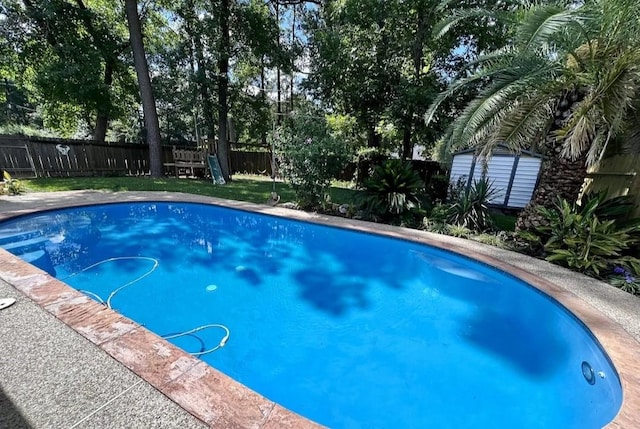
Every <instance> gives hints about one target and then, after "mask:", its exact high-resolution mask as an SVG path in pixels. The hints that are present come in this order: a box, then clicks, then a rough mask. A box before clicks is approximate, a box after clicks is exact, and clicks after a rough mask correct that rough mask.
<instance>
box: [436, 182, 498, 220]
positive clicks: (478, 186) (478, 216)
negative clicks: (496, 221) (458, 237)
mask: <svg viewBox="0 0 640 429" xmlns="http://www.w3.org/2000/svg"><path fill="white" fill-rule="evenodd" d="M494 194H495V190H494V188H493V187H492V186H491V183H490V182H489V180H488V179H486V178H482V179H480V180H476V181H474V182H473V185H472V186H469V187H465V188H463V189H462V190H460V191H459V192H458V193H457V194H456V195H454V196H453V198H454V199H453V201H452V203H451V205H450V206H449V217H448V219H447V221H448V222H449V223H450V224H453V225H460V226H463V227H465V228H469V229H470V230H473V231H485V230H487V229H489V228H491V227H492V226H493V221H492V219H491V216H490V213H489V200H491V198H492V197H493V196H494Z"/></svg>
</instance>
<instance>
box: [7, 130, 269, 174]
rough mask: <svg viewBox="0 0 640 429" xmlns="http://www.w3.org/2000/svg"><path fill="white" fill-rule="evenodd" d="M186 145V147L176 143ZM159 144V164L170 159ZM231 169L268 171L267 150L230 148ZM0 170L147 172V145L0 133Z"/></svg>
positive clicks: (168, 153) (77, 172) (99, 172)
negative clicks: (251, 150) (160, 153)
mask: <svg viewBox="0 0 640 429" xmlns="http://www.w3.org/2000/svg"><path fill="white" fill-rule="evenodd" d="M179 147H180V148H190V147H189V146H186V145H185V146H184V147H183V146H179ZM172 148H173V145H172V146H168V145H167V146H162V163H170V162H172V161H173V156H172V153H171V150H172ZM230 158H231V159H230V161H231V170H232V172H247V173H255V174H265V173H266V174H271V161H270V155H269V153H268V152H246V151H231V157H230ZM0 169H1V170H5V171H7V172H8V173H9V174H11V175H12V176H14V177H17V178H29V177H73V176H110V175H123V174H127V175H135V176H139V175H145V174H149V147H148V146H147V145H146V144H136V143H110V142H107V143H99V142H96V141H91V140H68V139H50V138H41V137H27V136H0Z"/></svg>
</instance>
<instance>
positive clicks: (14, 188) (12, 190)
mask: <svg viewBox="0 0 640 429" xmlns="http://www.w3.org/2000/svg"><path fill="white" fill-rule="evenodd" d="M2 176H3V179H4V180H3V181H2V182H0V183H1V184H2V187H0V191H2V192H0V193H7V194H9V195H19V194H21V193H23V192H24V186H23V184H22V182H21V181H19V180H18V179H14V178H12V177H11V175H10V174H9V173H7V172H6V171H4V172H3V173H2Z"/></svg>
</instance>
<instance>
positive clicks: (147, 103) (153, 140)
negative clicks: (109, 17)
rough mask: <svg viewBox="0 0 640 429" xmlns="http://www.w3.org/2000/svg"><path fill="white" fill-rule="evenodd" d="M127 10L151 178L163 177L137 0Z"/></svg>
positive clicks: (154, 110) (126, 3) (131, 1)
mask: <svg viewBox="0 0 640 429" xmlns="http://www.w3.org/2000/svg"><path fill="white" fill-rule="evenodd" d="M125 9H126V12H127V23H128V25H129V40H130V42H131V49H132V50H133V61H134V65H135V68H136V75H137V76H138V86H139V87H140V97H141V98H142V110H143V111H144V122H145V125H146V127H147V143H148V144H149V166H150V168H151V177H162V175H163V174H162V147H161V146H160V125H159V123H158V113H157V111H156V102H155V99H154V97H153V91H152V89H151V78H150V77H149V66H148V64H147V58H146V57H145V52H144V44H143V42H142V29H141V28H140V18H139V17H138V2H137V1H136V0H125Z"/></svg>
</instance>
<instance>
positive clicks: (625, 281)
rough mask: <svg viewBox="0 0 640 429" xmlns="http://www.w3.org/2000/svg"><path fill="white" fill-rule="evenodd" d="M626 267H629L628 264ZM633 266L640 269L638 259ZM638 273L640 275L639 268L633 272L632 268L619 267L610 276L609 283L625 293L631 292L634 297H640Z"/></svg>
mask: <svg viewBox="0 0 640 429" xmlns="http://www.w3.org/2000/svg"><path fill="white" fill-rule="evenodd" d="M624 265H627V266H628V264H624ZM633 265H635V266H636V267H638V266H639V265H640V261H638V260H637V259H636V260H635V261H633ZM638 273H640V271H639V270H638V269H637V268H636V269H635V270H633V269H631V268H627V267H625V266H622V265H618V266H616V267H615V268H614V269H613V272H612V274H611V275H610V276H609V278H608V281H609V283H610V284H612V285H613V286H616V287H617V288H620V289H622V290H623V291H625V292H629V293H631V294H634V295H640V278H639V275H638Z"/></svg>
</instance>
